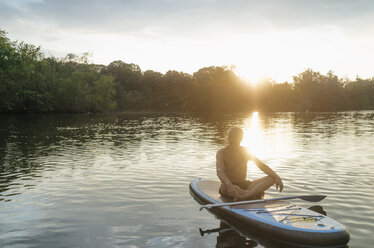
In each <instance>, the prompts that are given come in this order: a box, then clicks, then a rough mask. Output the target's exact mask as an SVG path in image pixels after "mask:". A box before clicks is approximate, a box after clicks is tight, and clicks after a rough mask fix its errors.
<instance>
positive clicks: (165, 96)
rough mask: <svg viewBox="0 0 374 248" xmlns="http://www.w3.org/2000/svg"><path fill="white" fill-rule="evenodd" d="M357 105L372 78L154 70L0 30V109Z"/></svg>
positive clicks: (366, 98)
mask: <svg viewBox="0 0 374 248" xmlns="http://www.w3.org/2000/svg"><path fill="white" fill-rule="evenodd" d="M363 109H374V78H371V79H361V78H357V79H356V80H354V81H350V80H347V79H339V78H338V77H337V76H336V75H334V74H333V73H332V72H329V73H327V74H326V75H322V74H320V73H319V72H315V71H312V70H310V69H309V70H306V71H304V72H302V73H301V74H299V75H297V76H295V77H293V82H291V83H289V82H285V83H281V84H280V83H275V82H273V81H272V80H265V81H263V82H262V83H260V84H257V85H256V86H252V85H251V84H248V83H246V82H244V81H243V80H241V79H240V78H239V77H238V76H236V75H235V74H234V72H233V71H232V70H231V69H230V68H228V67H225V66H221V67H215V66H212V67H206V68H202V69H200V70H198V71H197V72H195V73H193V75H189V74H186V73H183V72H177V71H168V72H166V73H165V74H162V73H159V72H155V71H151V70H148V71H145V72H143V71H142V70H141V69H140V67H139V66H138V65H135V64H127V63H125V62H123V61H114V62H112V63H110V64H109V65H108V66H104V65H96V64H89V63H88V60H87V54H84V55H83V56H81V57H79V56H76V55H73V54H68V55H67V56H66V57H65V58H63V59H56V58H53V57H48V58H46V57H45V56H44V54H43V53H42V52H41V51H40V47H35V46H33V45H29V44H26V43H24V42H15V41H10V40H9V39H8V38H7V36H6V32H5V31H2V30H0V113H14V112H102V111H110V110H157V111H188V112H214V113H218V112H220V113H222V112H239V111H250V110H265V111H337V110H363Z"/></svg>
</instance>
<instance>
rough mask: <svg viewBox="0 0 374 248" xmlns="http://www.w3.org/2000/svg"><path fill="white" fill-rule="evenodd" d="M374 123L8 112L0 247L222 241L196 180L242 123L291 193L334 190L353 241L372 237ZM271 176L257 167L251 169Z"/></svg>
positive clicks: (331, 201) (0, 139) (1, 146)
mask: <svg viewBox="0 0 374 248" xmlns="http://www.w3.org/2000/svg"><path fill="white" fill-rule="evenodd" d="M373 124H374V112H373V111H362V112H340V113H271V114H270V113H269V114H266V113H249V114H241V115H229V116H227V115H226V116H219V117H217V116H208V117H192V116H187V115H182V114H113V115H112V114H111V115H109V114H108V115H29V116H1V119H0V220H1V221H0V230H1V232H0V247H51V246H53V247H214V246H215V245H216V241H217V240H216V238H217V235H216V234H212V235H208V236H206V237H200V235H199V233H198V232H197V228H198V227H202V228H206V229H208V228H211V227H214V226H218V225H219V222H218V220H216V219H214V218H213V217H212V216H211V215H210V214H208V213H207V212H206V211H202V212H200V211H198V205H197V204H196V202H195V201H194V200H193V199H192V198H191V197H190V195H189V192H188V183H189V182H190V181H191V180H192V179H194V178H196V177H202V178H206V179H215V178H216V175H215V152H216V151H217V150H218V149H219V148H221V147H222V146H223V145H224V144H225V135H226V132H227V130H228V128H229V127H231V126H234V125H237V126H241V127H243V128H244V129H245V132H246V133H245V139H244V141H243V145H245V146H248V147H249V148H250V149H251V150H252V151H253V152H254V153H255V154H257V155H258V156H259V157H260V158H261V159H262V160H263V161H264V162H266V163H268V164H269V165H270V166H271V167H272V168H274V169H275V170H276V171H277V172H278V173H279V174H280V175H281V176H282V178H283V181H284V184H285V189H284V193H282V195H301V194H326V195H328V197H327V198H326V199H325V200H324V201H323V202H322V205H323V207H324V209H325V210H327V211H328V212H329V215H330V216H331V217H332V218H334V219H337V220H339V221H340V222H342V223H343V224H345V225H346V226H347V227H348V229H349V230H350V232H351V241H350V246H351V247H370V245H371V244H372V243H373V242H374V238H373V237H372V230H374V224H373V223H374V210H373V208H372V206H373V205H374V198H373V195H374V187H373V186H374V183H373V180H372V178H373V176H374V155H373V154H374V153H373V152H372V149H371V146H372V141H373V138H374V125H373ZM261 176H262V174H261V172H260V171H259V170H258V169H257V168H256V167H255V166H249V170H248V178H249V179H253V178H258V177H261ZM269 195H270V196H278V195H279V194H278V193H277V192H276V191H275V189H271V190H270V191H269ZM298 203H300V205H303V206H308V205H307V203H305V202H298ZM308 207H309V206H308ZM214 235H216V236H214ZM258 247H263V246H262V244H260V243H259V244H258Z"/></svg>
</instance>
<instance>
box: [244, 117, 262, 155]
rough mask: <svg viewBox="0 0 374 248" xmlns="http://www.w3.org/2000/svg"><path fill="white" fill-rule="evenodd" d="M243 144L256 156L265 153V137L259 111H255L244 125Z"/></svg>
mask: <svg viewBox="0 0 374 248" xmlns="http://www.w3.org/2000/svg"><path fill="white" fill-rule="evenodd" d="M242 145H243V146H244V147H247V148H248V149H249V150H250V151H251V152H252V153H253V154H254V155H255V156H259V157H261V156H262V155H264V150H263V147H264V137H263V136H262V132H261V127H260V126H259V117H258V112H253V113H252V117H251V118H250V119H248V120H247V123H246V124H245V127H244V137H243V141H242Z"/></svg>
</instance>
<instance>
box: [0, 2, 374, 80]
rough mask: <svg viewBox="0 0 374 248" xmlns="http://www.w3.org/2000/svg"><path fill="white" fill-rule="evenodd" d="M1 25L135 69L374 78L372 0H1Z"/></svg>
mask: <svg viewBox="0 0 374 248" xmlns="http://www.w3.org/2000/svg"><path fill="white" fill-rule="evenodd" d="M0 29H3V30H5V31H7V32H8V37H9V38H10V39H12V40H19V41H25V42H27V43H31V44H34V45H37V46H41V47H42V49H43V51H44V52H45V54H46V55H47V56H55V57H64V56H66V54H67V53H75V54H82V53H84V52H90V53H92V57H91V61H92V62H94V63H99V64H106V65H107V64H109V63H110V62H112V61H114V60H122V61H124V62H126V63H135V64H138V65H139V66H140V67H141V69H142V70H143V71H145V70H155V71H159V72H162V73H165V72H166V71H168V70H177V71H183V72H186V73H191V74H192V73H193V72H195V71H197V70H198V69H200V68H202V67H206V66H213V65H214V66H221V65H227V66H232V65H235V67H233V68H235V72H236V73H237V74H238V75H239V76H241V77H242V78H243V79H246V80H250V81H251V82H256V81H258V80H260V79H261V78H264V77H270V78H272V79H274V80H276V81H277V82H284V81H286V80H288V81H290V80H292V76H295V75H297V74H299V73H301V72H303V71H304V70H306V69H308V68H311V69H313V70H316V71H319V72H321V73H326V72H328V71H329V70H332V71H333V72H334V73H335V74H337V75H338V76H339V77H348V78H350V79H354V78H355V77H356V76H360V77H363V78H369V77H373V76H374V70H373V67H372V60H373V59H374V1H372V0H350V1H348V0H231V1H230V0H226V1H223V0H199V1H198V0H185V1H181V0H133V1H128V0H105V1H104V0H0Z"/></svg>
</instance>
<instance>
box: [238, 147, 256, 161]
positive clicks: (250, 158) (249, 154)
mask: <svg viewBox="0 0 374 248" xmlns="http://www.w3.org/2000/svg"><path fill="white" fill-rule="evenodd" d="M240 150H241V151H242V152H243V154H245V156H246V157H247V158H248V159H249V160H252V159H253V157H254V156H253V154H252V153H251V151H250V150H249V149H248V148H247V147H244V146H240Z"/></svg>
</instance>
